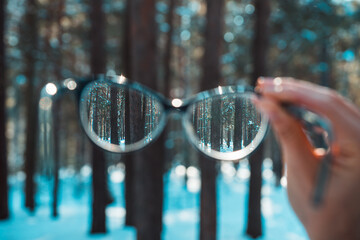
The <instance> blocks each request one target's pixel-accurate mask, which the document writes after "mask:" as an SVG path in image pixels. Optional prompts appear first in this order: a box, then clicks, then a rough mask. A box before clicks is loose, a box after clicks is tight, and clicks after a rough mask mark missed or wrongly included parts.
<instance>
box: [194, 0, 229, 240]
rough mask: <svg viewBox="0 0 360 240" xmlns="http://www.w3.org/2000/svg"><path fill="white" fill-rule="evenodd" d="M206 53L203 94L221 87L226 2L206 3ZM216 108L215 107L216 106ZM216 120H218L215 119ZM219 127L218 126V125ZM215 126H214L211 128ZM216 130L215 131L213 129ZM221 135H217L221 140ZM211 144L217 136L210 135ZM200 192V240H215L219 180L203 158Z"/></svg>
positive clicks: (209, 0) (211, 162) (210, 162)
mask: <svg viewBox="0 0 360 240" xmlns="http://www.w3.org/2000/svg"><path fill="white" fill-rule="evenodd" d="M206 3H207V13H206V20H207V23H206V27H205V52H204V58H203V74H202V80H201V90H205V89H209V88H215V87H217V86H218V85H219V84H220V81H221V71H220V55H221V52H222V44H221V43H222V35H223V20H222V19H223V11H224V10H223V8H224V1H223V0H207V1H206ZM213 107H215V106H213ZM213 117H214V119H212V122H213V120H215V116H213ZM215 124H219V122H217V123H215ZM212 125H213V124H212ZM214 130H215V128H214ZM219 134H220V133H219V132H217V133H216V135H217V137H219ZM211 135H212V136H211V138H212V144H213V141H215V140H214V139H215V138H216V136H215V135H214V132H212V133H211ZM199 160H200V170H201V192H200V239H201V240H212V239H216V233H217V229H216V225H217V217H216V216H217V202H216V198H217V197H216V195H217V194H216V177H217V168H216V166H217V164H216V161H215V160H213V159H208V158H206V157H205V156H204V155H200V158H199Z"/></svg>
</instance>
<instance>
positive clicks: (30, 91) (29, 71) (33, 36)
mask: <svg viewBox="0 0 360 240" xmlns="http://www.w3.org/2000/svg"><path fill="white" fill-rule="evenodd" d="M36 13H37V5H36V1H35V0H29V1H27V6H26V13H25V17H24V18H25V19H24V29H23V32H22V34H23V41H24V45H23V46H24V62H25V76H26V79H27V96H26V99H27V100H26V103H27V104H26V111H27V113H26V114H27V119H26V146H25V173H26V181H25V207H27V208H28V209H29V210H30V212H34V211H35V183H34V174H35V166H36V149H37V148H36V143H37V129H38V122H37V115H38V106H37V105H38V99H37V96H38V92H37V89H36V78H35V62H36V58H35V56H36V51H37V44H38V34H37V15H36Z"/></svg>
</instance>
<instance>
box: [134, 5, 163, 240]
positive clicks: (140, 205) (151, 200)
mask: <svg viewBox="0 0 360 240" xmlns="http://www.w3.org/2000/svg"><path fill="white" fill-rule="evenodd" d="M155 2H156V1H155V0H132V1H130V12H129V13H130V35H129V37H130V42H131V48H130V55H131V70H130V71H131V78H132V79H133V80H134V81H137V82H140V83H142V84H144V85H147V86H148V87H150V88H151V89H154V90H158V86H157V63H156V62H157V61H156V59H157V44H156V41H157V36H156V35H157V34H156V33H157V25H156V22H155ZM161 138H162V137H160V139H157V140H156V141H155V142H154V143H153V144H151V146H148V147H147V148H145V149H143V150H141V151H139V152H136V153H134V154H133V156H132V158H133V164H134V166H133V170H134V172H133V173H130V174H133V176H134V177H133V178H132V180H133V181H134V194H135V196H136V198H134V199H133V200H134V203H135V208H134V209H133V210H134V211H135V218H134V220H135V226H136V228H137V238H138V239H139V240H147V239H149V240H156V239H161V230H162V209H163V171H164V161H163V157H164V156H163V153H164V146H163V140H162V139H161ZM127 174H128V172H127Z"/></svg>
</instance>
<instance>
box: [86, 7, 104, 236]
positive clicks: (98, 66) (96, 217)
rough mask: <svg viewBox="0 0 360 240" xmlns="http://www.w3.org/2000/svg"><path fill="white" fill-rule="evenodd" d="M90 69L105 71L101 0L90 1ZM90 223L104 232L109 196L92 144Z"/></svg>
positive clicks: (100, 152) (101, 161) (99, 151)
mask: <svg viewBox="0 0 360 240" xmlns="http://www.w3.org/2000/svg"><path fill="white" fill-rule="evenodd" d="M90 19H91V30H90V39H91V71H92V73H94V74H100V73H104V72H105V68H106V55H105V16H104V12H103V1H102V0H92V1H91V13H90ZM91 163H92V197H93V202H92V223H91V233H105V232H106V216H105V208H106V204H107V200H108V198H109V192H108V188H107V187H108V186H107V175H106V160H105V154H104V151H103V150H102V149H100V148H99V147H98V146H95V144H92V159H91Z"/></svg>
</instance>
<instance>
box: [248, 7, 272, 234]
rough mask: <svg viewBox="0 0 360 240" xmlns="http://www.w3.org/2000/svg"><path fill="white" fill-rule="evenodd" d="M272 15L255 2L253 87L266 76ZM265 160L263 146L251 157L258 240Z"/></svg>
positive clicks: (252, 221) (252, 217) (252, 214)
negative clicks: (259, 78)
mask: <svg viewBox="0 0 360 240" xmlns="http://www.w3.org/2000/svg"><path fill="white" fill-rule="evenodd" d="M269 15H270V1H268V0H265V1H263V0H255V28H254V40H253V66H254V71H253V76H252V85H253V86H255V84H256V80H257V78H258V77H260V76H265V75H266V54H267V49H268V37H269V36H268V35H269V29H268V26H267V25H268V19H269ZM263 158H264V147H263V144H261V145H260V146H259V147H258V148H257V149H256V151H255V152H254V153H253V154H252V155H251V156H250V171H251V176H250V190H249V207H248V209H249V212H248V225H247V230H246V233H247V234H248V235H249V236H251V237H253V238H256V237H258V236H261V235H262V225H261V204H260V201H261V186H262V175H261V166H262V162H263Z"/></svg>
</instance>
